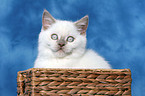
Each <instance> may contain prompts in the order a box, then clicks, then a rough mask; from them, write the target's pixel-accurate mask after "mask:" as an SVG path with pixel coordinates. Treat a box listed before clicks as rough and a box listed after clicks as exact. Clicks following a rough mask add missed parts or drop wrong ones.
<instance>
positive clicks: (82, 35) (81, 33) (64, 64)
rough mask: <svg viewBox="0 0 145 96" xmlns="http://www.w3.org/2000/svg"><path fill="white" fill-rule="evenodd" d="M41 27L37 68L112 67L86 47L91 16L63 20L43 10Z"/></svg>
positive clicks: (35, 66)
mask: <svg viewBox="0 0 145 96" xmlns="http://www.w3.org/2000/svg"><path fill="white" fill-rule="evenodd" d="M42 25H43V26H42V30H41V32H40V34H39V46H38V57H37V59H36V61H35V65H34V68H80V69H82V68H85V69H96V68H108V69H110V68H111V66H110V65H109V64H108V63H107V62H106V61H105V60H104V58H102V57H101V56H99V55H98V54H97V53H95V52H94V51H93V50H86V48H85V47H86V30H87V26H88V16H85V17H83V18H82V19H80V20H78V21H76V22H70V21H62V20H56V19H54V18H53V17H52V16H51V15H50V13H49V12H48V11H47V10H44V12H43V17H42Z"/></svg>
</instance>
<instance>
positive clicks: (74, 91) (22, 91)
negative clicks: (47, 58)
mask: <svg viewBox="0 0 145 96" xmlns="http://www.w3.org/2000/svg"><path fill="white" fill-rule="evenodd" d="M131 81H132V79H131V72H130V70H129V69H45V68H32V69H28V70H25V71H19V72H18V77H17V96H72V95H73V96H91V95H92V96H122V95H123V96H131Z"/></svg>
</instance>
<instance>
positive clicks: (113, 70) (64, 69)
mask: <svg viewBox="0 0 145 96" xmlns="http://www.w3.org/2000/svg"><path fill="white" fill-rule="evenodd" d="M30 70H31V71H39V70H55V71H60V70H63V71H93V72H97V71H102V72H108V71H110V72H131V70H130V69H71V68H30V69H27V70H23V71H19V72H18V74H19V73H21V72H25V71H30Z"/></svg>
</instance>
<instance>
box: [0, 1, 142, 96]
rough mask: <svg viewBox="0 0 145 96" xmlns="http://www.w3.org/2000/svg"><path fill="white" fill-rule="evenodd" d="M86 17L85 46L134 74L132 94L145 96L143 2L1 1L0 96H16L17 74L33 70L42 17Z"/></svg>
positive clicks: (114, 64)
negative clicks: (44, 13)
mask: <svg viewBox="0 0 145 96" xmlns="http://www.w3.org/2000/svg"><path fill="white" fill-rule="evenodd" d="M44 9H47V10H48V11H49V12H50V13H51V14H52V16H54V17H55V18H57V19H65V20H72V21H76V20H78V19H80V18H81V17H83V16H85V15H86V14H88V15H89V18H90V19H89V27H88V30H87V38H88V44H87V48H91V49H94V50H95V51H97V52H98V53H99V54H100V55H102V56H103V57H105V58H106V60H107V61H109V63H110V64H111V65H112V67H113V68H116V69H123V68H129V69H131V71H132V79H133V81H132V96H145V0H0V96H16V86H17V84H16V76H17V72H18V71H21V70H26V69H28V68H31V67H33V62H34V60H35V58H36V56H37V40H38V34H39V32H40V30H41V24H42V22H41V21H42V20H41V19H42V18H41V17H42V13H43V10H44Z"/></svg>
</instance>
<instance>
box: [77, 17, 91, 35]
mask: <svg viewBox="0 0 145 96" xmlns="http://www.w3.org/2000/svg"><path fill="white" fill-rule="evenodd" d="M88 19H89V17H88V15H86V16H84V17H83V18H81V19H80V20H78V21H76V22H75V25H76V27H77V30H78V31H79V32H80V34H81V35H86V30H87V27H88Z"/></svg>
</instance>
